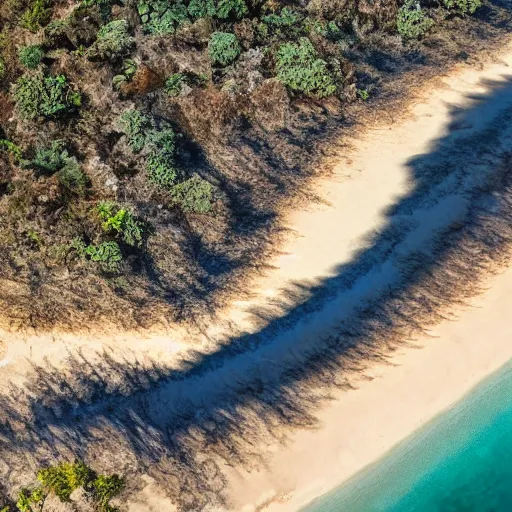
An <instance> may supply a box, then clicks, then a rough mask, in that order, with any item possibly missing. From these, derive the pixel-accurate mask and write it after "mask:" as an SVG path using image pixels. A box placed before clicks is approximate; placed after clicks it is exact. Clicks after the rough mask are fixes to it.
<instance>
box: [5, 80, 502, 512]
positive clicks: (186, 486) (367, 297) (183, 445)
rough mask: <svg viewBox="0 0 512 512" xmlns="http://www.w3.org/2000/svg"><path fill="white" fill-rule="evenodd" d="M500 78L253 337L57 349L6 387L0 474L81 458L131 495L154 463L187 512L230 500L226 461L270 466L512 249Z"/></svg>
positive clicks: (463, 299) (258, 314)
mask: <svg viewBox="0 0 512 512" xmlns="http://www.w3.org/2000/svg"><path fill="white" fill-rule="evenodd" d="M487 85H488V86H489V90H490V92H489V93H488V94H486V95H482V96H473V97H471V98H470V99H471V102H470V106H469V107H467V108H464V109H461V108H453V109H452V118H451V122H450V124H449V126H448V129H447V133H446V134H445V135H444V136H443V137H441V138H440V139H439V140H437V141H436V142H435V144H433V146H432V147H431V148H430V151H429V152H428V153H426V154H423V155H418V156H416V157H414V158H412V159H411V160H410V161H409V162H408V171H409V177H410V192H409V193H408V194H407V195H406V196H405V197H402V198H400V199H399V200H398V201H397V203H396V204H394V205H393V206H392V207H390V208H389V209H388V211H387V212H386V224H385V226H384V227H383V228H382V229H381V230H380V231H379V232H378V233H374V234H372V235H371V236H369V237H368V239H367V241H366V244H365V248H364V249H362V250H360V251H359V252H358V253H357V254H356V255H355V256H354V257H353V260H352V261H351V262H349V263H347V264H343V265H340V266H339V268H337V269H336V273H335V275H334V277H330V278H327V279H324V280H323V282H321V283H320V284H315V285H311V284H310V283H295V284H294V285H293V286H291V287H290V288H289V289H287V290H282V292H281V294H280V296H279V299H276V300H275V302H274V303H272V304H270V305H269V307H268V308H263V309H259V310H257V311H253V312H252V314H253V316H254V319H255V322H259V324H260V326H261V327H260V328H259V330H258V332H256V333H255V334H240V335H237V336H236V337H234V338H232V339H229V340H225V342H224V343H223V344H222V346H221V347H220V348H219V349H218V350H216V351H215V352H213V353H210V354H206V355H205V354H203V353H199V352H196V353H189V355H188V357H187V359H186V360H183V361H182V362H181V364H180V365H179V366H177V367H174V368H168V367H165V366H164V365H162V364H161V363H159V362H158V361H147V360H141V359H137V357H136V356H135V355H133V354H127V356H126V359H125V360H124V361H120V360H119V359H116V358H114V357H113V356H112V355H111V354H109V353H104V354H101V357H100V358H98V361H95V362H94V363H91V362H90V361H88V360H87V359H86V358H85V357H83V356H82V355H81V354H80V353H74V354H70V355H69V359H68V361H67V369H66V370H65V371H63V370H62V368H59V369H58V368H55V367H53V366H52V364H51V362H50V361H48V364H47V365H46V366H44V367H34V368H33V372H32V374H31V375H30V376H28V379H27V381H26V385H25V386H24V387H23V388H20V387H18V386H16V385H14V384H13V385H11V386H9V387H6V388H4V390H3V393H2V396H1V397H0V418H1V424H0V475H1V481H2V484H3V485H5V487H6V488H7V489H12V488H13V487H16V486H17V485H20V484H21V483H24V482H25V480H24V479H26V478H27V477H26V474H27V472H30V471H32V472H33V470H34V469H35V468H37V467H39V466H41V465H44V464H47V463H51V462H55V461H57V460H62V459H66V458H72V457H76V456H78V457H84V458H85V459H87V461H89V462H90V463H91V464H94V465H95V466H96V467H97V469H98V470H99V471H116V472H122V473H124V474H126V476H127V479H128V481H129V482H130V485H131V486H132V487H131V489H130V490H131V491H133V490H134V488H135V487H136V485H137V482H139V479H138V478H137V476H138V475H140V474H142V473H145V474H147V475H149V476H151V477H153V478H154V479H155V480H156V481H157V482H158V484H159V485H160V486H161V487H162V488H163V489H164V490H165V492H166V493H167V494H168V496H169V497H171V498H172V499H173V500H174V501H175V502H176V503H177V504H178V506H179V509H180V510H201V509H203V508H204V507H206V506H207V505H209V504H210V505H211V504H214V503H219V502H222V500H223V499H224V498H225V496H224V493H223V491H224V487H225V484H226V482H225V477H224V476H223V475H224V473H223V471H222V467H223V466H225V465H228V466H232V465H234V466H237V465H242V466H244V467H245V468H247V469H251V468H254V467H256V466H257V465H259V464H265V456H264V454H262V453H261V443H262V441H263V442H264V443H265V444H267V445H268V444H272V443H281V442H284V441H285V440H286V437H287V435H288V434H289V433H290V432H292V431H293V430H294V429H296V428H315V425H316V420H315V411H316V410H317V408H318V407H319V406H320V405H321V404H322V403H324V402H325V401H326V400H328V399H329V395H330V393H331V391H332V390H333V389H334V388H343V389H345V388H346V389H349V388H351V387H352V385H353V380H352V379H353V377H354V375H359V376H363V377H364V374H365V369H366V368H367V366H368V364H369V363H371V362H372V361H381V362H386V361H387V360H388V356H389V355H390V353H391V352H392V351H393V350H394V349H396V348H397V347H399V346H403V345H404V344H410V343H413V341H414V339H415V337H417V336H418V335H420V334H428V329H429V327H431V326H433V325H435V324H436V323H438V322H439V321H441V320H442V319H445V318H451V315H450V313H449V311H450V308H452V307H453V306H454V305H460V304H466V303H467V300H468V299H469V298H471V297H472V296H474V295H475V294H476V293H478V292H479V291H480V290H481V286H482V284H481V283H483V278H484V277H485V276H487V275H488V274H489V273H492V272H496V271H498V270H499V269H500V268H503V266H504V264H506V263H507V261H508V258H509V253H510V248H511V246H512V154H511V152H510V151H511V150H512V79H511V78H507V79H506V80H504V81H503V82H499V83H493V84H487ZM505 105H508V108H505V107H504V106H505ZM426 227H427V228H428V229H427V230H426V231H427V232H428V233H429V235H428V236H425V235H421V233H425V229H426ZM333 236H335V233H333Z"/></svg>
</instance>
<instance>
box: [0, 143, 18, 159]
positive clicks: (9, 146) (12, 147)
mask: <svg viewBox="0 0 512 512" xmlns="http://www.w3.org/2000/svg"><path fill="white" fill-rule="evenodd" d="M0 150H3V151H7V152H8V153H10V154H11V155H13V156H14V158H16V159H19V158H21V148H20V147H19V146H17V145H16V144H14V142H11V141H10V140H7V139H0Z"/></svg>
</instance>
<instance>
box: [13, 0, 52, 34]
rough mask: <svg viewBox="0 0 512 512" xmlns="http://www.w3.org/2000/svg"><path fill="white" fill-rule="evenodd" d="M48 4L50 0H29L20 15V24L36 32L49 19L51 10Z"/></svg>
mask: <svg viewBox="0 0 512 512" xmlns="http://www.w3.org/2000/svg"><path fill="white" fill-rule="evenodd" d="M49 6H50V0H31V2H30V5H29V7H28V8H27V10H26V11H25V12H24V13H23V15H22V16H21V21H20V25H21V26H22V27H23V28H26V29H28V30H30V31H31V32H37V31H38V30H39V29H40V28H41V26H43V25H44V24H45V23H47V22H48V20H49V19H50V16H51V14H52V10H51V9H50V8H49Z"/></svg>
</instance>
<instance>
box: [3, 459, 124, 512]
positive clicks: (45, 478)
mask: <svg viewBox="0 0 512 512" xmlns="http://www.w3.org/2000/svg"><path fill="white" fill-rule="evenodd" d="M37 480H38V482H39V484H38V485H36V486H34V487H31V488H23V489H21V490H20V491H19V494H18V499H17V502H16V510H18V511H19V512H37V511H41V510H43V507H44V502H45V500H46V498H47V497H48V496H50V495H55V496H56V497H57V498H58V499H59V500H60V501H61V502H62V503H69V502H71V501H72V499H71V497H72V494H73V492H74V491H76V490H77V489H83V491H84V492H85V493H86V495H87V496H88V498H89V499H90V500H91V501H92V502H93V503H94V505H95V507H94V508H95V510H98V512H115V511H116V510H118V509H117V508H115V507H113V506H112V505H111V504H110V501H111V500H112V499H113V498H115V497H116V496H117V495H118V494H119V493H120V492H121V491H122V490H123V488H124V485H125V484H124V480H123V478H121V477H120V476H119V475H116V474H113V475H111V476H107V475H99V474H97V473H96V472H95V471H93V470H92V469H91V468H90V467H88V466H87V465H86V464H84V463H83V462H81V461H76V462H72V463H70V462H63V463H61V464H58V465H56V466H49V467H46V468H43V469H41V470H39V472H38V473H37ZM1 512H15V509H13V508H11V507H9V506H7V507H4V508H3V509H2V510H1Z"/></svg>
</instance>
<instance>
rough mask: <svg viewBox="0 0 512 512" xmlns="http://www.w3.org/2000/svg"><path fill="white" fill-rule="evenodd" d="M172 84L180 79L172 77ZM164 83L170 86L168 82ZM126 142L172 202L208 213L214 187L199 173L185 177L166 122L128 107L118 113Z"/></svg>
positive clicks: (149, 178)
mask: <svg viewBox="0 0 512 512" xmlns="http://www.w3.org/2000/svg"><path fill="white" fill-rule="evenodd" d="M173 82H174V83H172V84H171V86H172V87H173V88H175V87H177V84H178V83H179V82H181V77H180V80H179V81H178V80H173ZM167 87H168V88H169V82H168V85H167ZM120 125H121V128H122V130H123V132H124V134H125V136H126V139H127V144H128V146H129V147H130V149H131V150H132V151H133V152H134V153H140V154H142V156H143V158H144V161H145V167H146V172H147V177H148V180H149V181H150V182H151V183H153V184H155V185H156V186H157V187H159V188H160V189H162V190H164V191H166V192H169V193H170V195H171V196H172V201H171V204H176V205H179V206H181V207H182V209H183V211H185V212H194V213H207V212H209V211H211V209H212V202H213V195H214V188H213V186H212V185H211V184H210V183H208V182H207V181H206V180H204V179H202V178H200V177H199V176H193V177H192V178H190V179H184V175H183V173H180V172H179V171H178V169H177V167H176V162H175V153H176V143H175V142H176V133H175V132H174V130H173V128H172V127H171V126H170V125H169V124H168V123H166V122H162V121H161V122H159V123H157V122H156V121H155V119H154V118H151V117H149V116H147V115H145V114H143V113H142V112H140V111H139V110H127V111H126V112H124V113H123V114H122V115H121V117H120Z"/></svg>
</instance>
